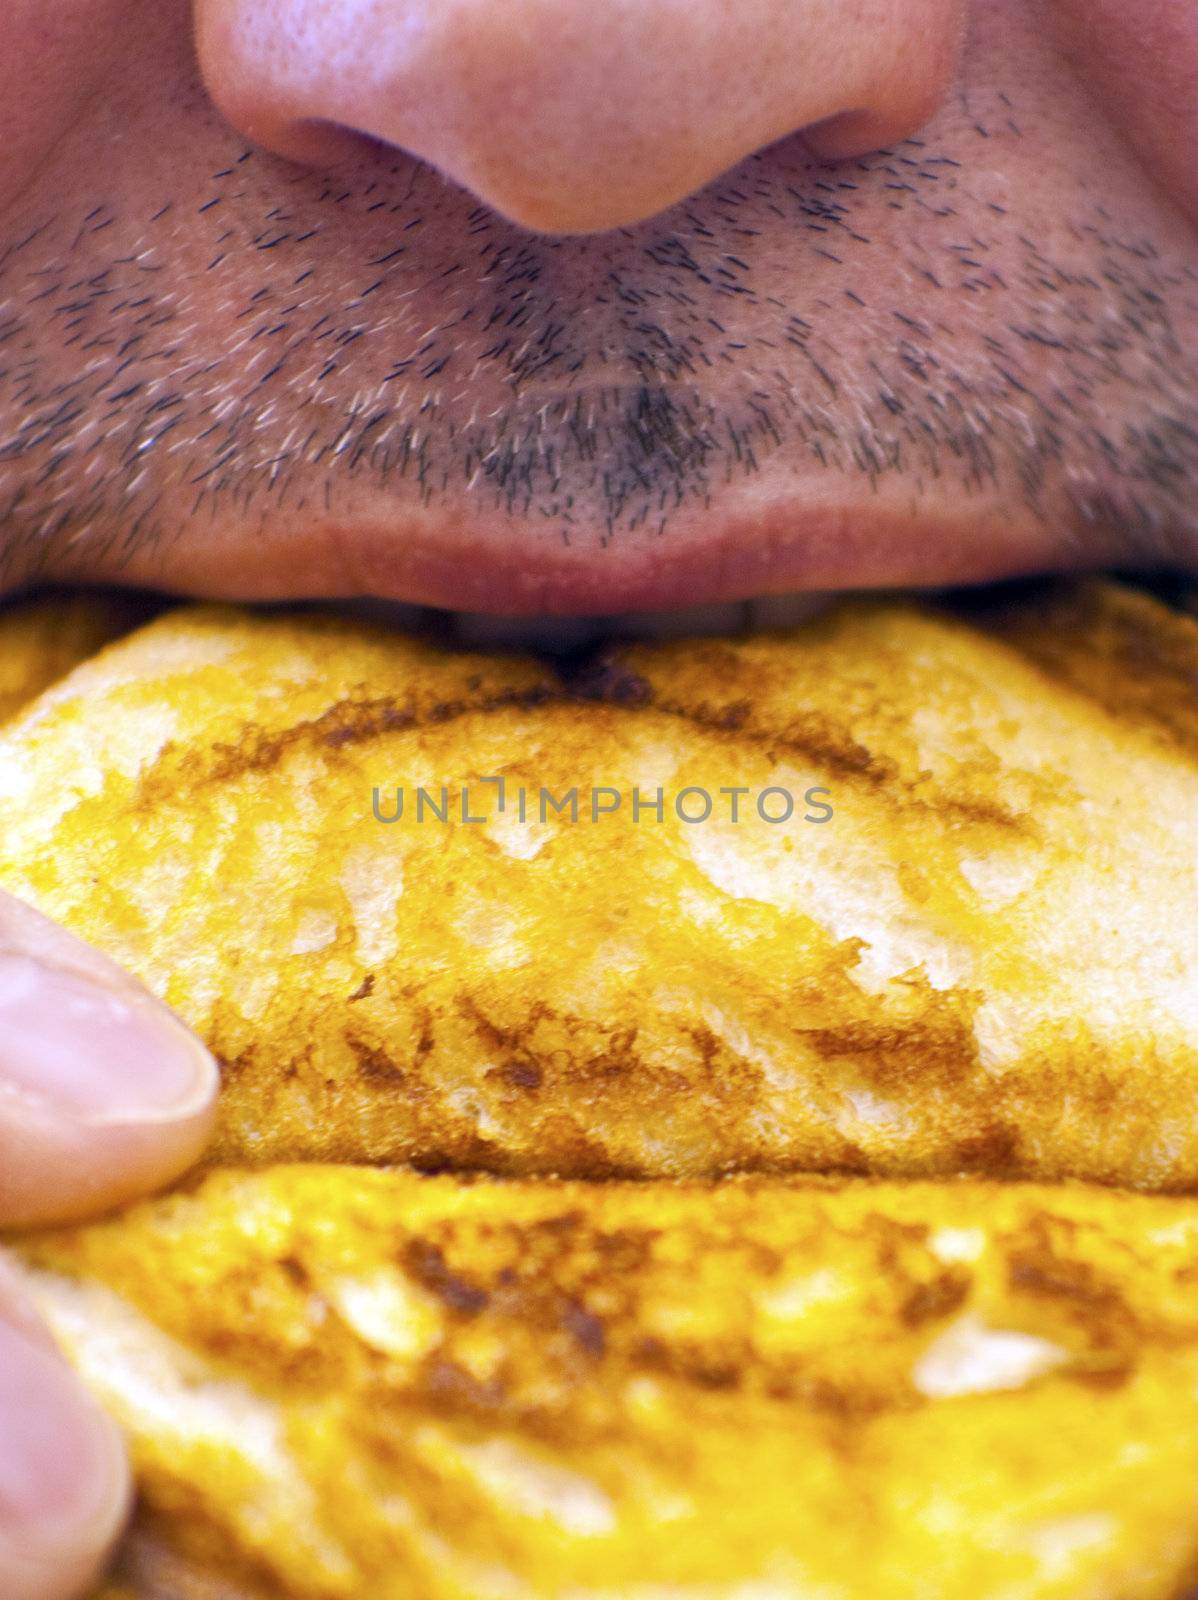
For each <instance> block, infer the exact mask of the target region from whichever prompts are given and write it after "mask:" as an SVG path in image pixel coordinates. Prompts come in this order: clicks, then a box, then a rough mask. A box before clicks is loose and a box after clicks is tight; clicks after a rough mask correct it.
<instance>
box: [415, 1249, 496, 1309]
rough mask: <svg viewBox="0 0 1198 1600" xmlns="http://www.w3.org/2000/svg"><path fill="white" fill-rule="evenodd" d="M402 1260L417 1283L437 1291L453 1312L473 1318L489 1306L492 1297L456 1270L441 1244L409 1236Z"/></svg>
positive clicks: (436, 1293)
mask: <svg viewBox="0 0 1198 1600" xmlns="http://www.w3.org/2000/svg"><path fill="white" fill-rule="evenodd" d="M402 1260H403V1264H404V1266H405V1267H406V1268H407V1270H408V1272H410V1273H411V1275H412V1277H413V1278H415V1279H416V1281H417V1283H419V1284H420V1285H421V1286H422V1288H425V1289H428V1290H430V1291H431V1293H433V1294H435V1295H436V1296H437V1298H438V1299H439V1300H441V1301H443V1302H444V1303H445V1305H447V1306H448V1307H449V1308H450V1310H451V1311H459V1312H461V1313H462V1315H463V1316H467V1317H473V1316H477V1315H478V1313H479V1312H480V1311H482V1310H484V1309H485V1308H486V1306H487V1304H488V1302H489V1300H490V1296H489V1295H488V1293H487V1292H486V1290H485V1289H480V1288H479V1287H478V1286H477V1284H473V1283H470V1282H468V1281H467V1280H466V1279H465V1278H463V1277H462V1276H461V1275H460V1274H459V1273H457V1272H455V1271H454V1270H453V1269H452V1268H451V1267H450V1265H449V1263H448V1262H447V1261H446V1259H445V1255H444V1252H443V1251H442V1250H441V1248H440V1246H439V1245H436V1244H434V1243H433V1242H432V1241H431V1240H429V1239H409V1240H408V1241H407V1243H406V1244H405V1245H404V1247H403V1251H402Z"/></svg>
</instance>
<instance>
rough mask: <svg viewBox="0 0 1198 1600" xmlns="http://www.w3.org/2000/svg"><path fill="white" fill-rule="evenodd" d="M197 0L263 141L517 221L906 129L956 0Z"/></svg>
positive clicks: (845, 147) (948, 51) (231, 107)
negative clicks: (397, 164)
mask: <svg viewBox="0 0 1198 1600" xmlns="http://www.w3.org/2000/svg"><path fill="white" fill-rule="evenodd" d="M2 3H3V0H0V4H2ZM196 4H197V7H198V10H197V16H198V18H199V24H200V25H199V27H198V28H197V42H198V46H199V53H200V59H201V65H202V68H203V70H204V73H205V77H206V79H207V81H208V83H209V86H210V89H211V91H212V94H213V98H214V99H215V100H216V102H217V104H218V105H220V106H221V108H222V109H223V110H224V111H225V113H226V115H227V116H228V117H229V119H230V121H232V122H234V123H235V124H236V125H237V126H239V127H240V128H241V129H242V130H243V131H244V132H247V133H249V134H250V136H251V137H254V138H256V139H257V140H258V141H259V142H260V143H264V144H266V145H268V146H271V147H273V148H274V149H276V150H278V151H279V152H280V153H282V154H286V155H289V156H291V157H293V158H295V159H297V160H301V161H307V162H311V163H313V164H315V165H319V166H331V165H335V164H336V163H337V162H338V161H343V160H347V159H353V158H356V157H358V156H360V155H361V153H362V152H363V150H364V149H369V148H375V149H378V148H379V147H380V146H381V147H382V148H383V149H396V150H401V151H403V152H405V153H406V154H408V155H410V156H413V157H415V158H416V159H418V160H420V161H423V162H425V163H427V164H428V165H429V166H431V167H433V168H435V169H436V170H437V171H439V172H440V173H442V174H443V176H445V177H446V178H448V179H450V180H451V181H453V182H455V183H458V184H461V185H462V186H463V187H465V188H467V189H469V190H471V191H472V192H473V193H474V194H476V195H477V196H478V197H479V198H480V199H481V200H483V201H484V202H485V203H486V204H488V205H490V206H492V207H493V208H494V209H495V210H497V211H499V212H501V213H502V214H504V215H506V216H507V217H509V218H510V219H511V220H512V221H514V222H516V223H518V224H520V225H521V226H523V227H526V228H530V229H533V230H535V231H539V232H553V233H589V232H596V231H604V230H609V229H611V228H614V227H619V226H631V225H634V224H636V223H638V222H641V221H644V220H645V219H647V218H649V217H651V216H654V215H657V214H659V213H660V212H662V211H664V210H666V209H667V208H668V207H670V206H672V205H673V204H675V203H677V202H679V201H681V200H683V199H685V197H686V196H687V195H688V194H692V193H694V192H695V191H696V190H698V189H701V188H702V187H704V186H705V185H706V184H708V183H710V182H711V181H713V180H714V179H715V178H717V177H718V176H719V175H720V174H721V173H724V172H727V171H729V170H730V169H731V168H733V167H734V166H736V165H737V164H738V163H739V162H740V161H741V160H743V159H744V158H745V157H746V156H749V155H751V154H752V153H753V152H754V151H755V150H759V149H762V148H764V147H766V146H767V145H770V144H773V143H776V142H777V141H778V140H779V139H782V138H784V137H786V136H787V135H788V134H790V133H794V132H798V131H801V130H803V129H806V128H811V129H814V132H813V134H812V138H811V141H810V142H811V147H812V149H813V150H814V151H816V153H824V154H826V155H827V156H829V157H836V156H841V155H847V154H857V153H861V152H862V151H863V150H866V149H869V148H876V147H877V146H879V145H882V144H887V143H890V142H892V141H893V140H894V139H895V138H897V137H902V136H905V135H906V134H908V133H910V132H913V131H914V129H915V127H917V126H918V125H919V117H920V116H925V117H926V114H929V113H930V111H931V109H933V108H934V105H935V103H936V101H937V99H938V97H939V95H940V93H941V91H942V89H943V87H944V80H945V77H946V74H947V71H948V69H949V68H950V67H951V64H952V63H951V58H952V55H953V51H954V45H955V39H956V35H957V34H958V32H959V28H958V21H959V16H960V12H961V9H962V7H963V4H964V0H856V4H855V5H854V7H851V8H849V7H845V6H844V4H843V0H737V3H736V6H735V8H734V10H735V16H736V26H735V27H733V28H730V27H729V25H728V15H729V4H730V0H608V4H607V5H605V6H603V7H595V6H594V5H593V3H592V0H503V3H502V4H496V3H495V0H437V3H436V4H434V3H432V0H196ZM849 10H852V11H853V13H854V18H855V20H850V19H849V18H847V17H846V14H845V13H846V11H849ZM364 139H366V140H367V141H369V142H367V143H363V140H364ZM821 147H822V149H821Z"/></svg>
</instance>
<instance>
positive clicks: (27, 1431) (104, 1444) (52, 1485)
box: [0, 1269, 131, 1600]
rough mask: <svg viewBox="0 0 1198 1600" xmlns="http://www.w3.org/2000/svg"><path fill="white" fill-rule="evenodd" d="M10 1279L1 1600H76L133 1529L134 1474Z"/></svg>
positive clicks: (1, 1404) (5, 1304) (3, 1400)
mask: <svg viewBox="0 0 1198 1600" xmlns="http://www.w3.org/2000/svg"><path fill="white" fill-rule="evenodd" d="M0 1276H2V1281H0V1595H3V1596H4V1600H73V1597H74V1596H76V1595H79V1594H82V1593H84V1592H86V1591H87V1589H89V1588H90V1586H91V1584H92V1582H93V1581H94V1580H95V1578H96V1576H97V1574H98V1573H99V1571H100V1569H101V1567H102V1566H103V1565H104V1564H105V1562H106V1561H107V1558H108V1556H109V1554H110V1553H111V1550H112V1547H113V1544H114V1543H115V1541H116V1538H117V1536H118V1535H119V1533H120V1530H121V1528H122V1527H123V1525H124V1522H125V1518H126V1516H127V1514H128V1510H129V1503H130V1495H131V1490H130V1481H129V1469H128V1467H127V1465H126V1462H125V1455H124V1450H123V1448H122V1445H121V1440H120V1436H119V1434H118V1432H117V1429H116V1427H115V1425H114V1424H113V1423H112V1422H111V1421H110V1420H109V1418H108V1417H106V1416H105V1415H104V1413H103V1412H102V1411H101V1410H100V1408H99V1406H98V1405H97V1404H96V1403H95V1401H94V1400H92V1399H91V1397H90V1396H89V1395H88V1394H87V1392H86V1391H85V1390H84V1388H83V1387H82V1385H81V1384H80V1383H79V1381H78V1379H77V1378H76V1377H75V1375H74V1374H73V1373H72V1372H71V1370H70V1368H69V1367H68V1366H67V1365H66V1363H65V1361H63V1359H62V1357H61V1356H60V1355H59V1354H58V1352H57V1350H56V1349H55V1347H54V1345H53V1342H52V1341H51V1339H50V1337H49V1335H48V1334H47V1333H46V1331H45V1329H44V1328H43V1327H42V1326H41V1324H40V1323H39V1322H38V1320H37V1317H36V1315H35V1314H34V1312H33V1310H32V1308H31V1307H30V1306H29V1304H28V1301H27V1300H26V1299H25V1298H24V1296H23V1295H22V1294H21V1293H20V1292H19V1291H18V1290H17V1288H16V1287H15V1281H14V1279H13V1278H12V1276H11V1274H10V1273H9V1272H8V1270H7V1269H3V1272H2V1274H0Z"/></svg>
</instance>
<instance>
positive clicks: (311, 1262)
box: [22, 1166, 1198, 1600]
mask: <svg viewBox="0 0 1198 1600" xmlns="http://www.w3.org/2000/svg"><path fill="white" fill-rule="evenodd" d="M22 1256H23V1259H24V1261H25V1262H26V1264H27V1267H28V1269H29V1272H30V1277H31V1282H32V1285H33V1288H34V1291H35V1293H36V1294H37V1296H38V1298H39V1300H40V1302H41V1304H42V1306H43V1308H44V1309H45V1311H46V1314H47V1315H48V1317H49V1318H50V1321H51V1324H52V1326H53V1328H54V1329H55V1331H56V1333H57V1335H58V1337H59V1338H60V1339H61V1340H62V1342H63V1343H64V1345H65V1347H66V1348H67V1350H68V1352H69V1353H70V1355H71V1357H72V1359H73V1360H74V1361H75V1362H76V1363H77V1365H78V1366H79V1368H80V1370H81V1371H82V1372H83V1374H84V1375H85V1377H86V1378H87V1379H88V1381H89V1382H90V1383H91V1384H92V1385H93V1386H94V1387H95V1388H96V1390H97V1392H98V1393H99V1394H100V1396H101V1398H102V1399H103V1400H104V1402H105V1404H106V1405H107V1406H108V1407H109V1408H110V1409H111V1410H112V1411H113V1412H114V1413H115V1414H116V1415H117V1417H118V1418H120V1420H121V1421H122V1422H123V1424H124V1425H125V1426H126V1428H127V1429H128V1430H129V1432H130V1435H131V1439H132V1447H133V1453H134V1460H135V1463H136V1466H137V1470H138V1476H139V1481H140V1483H141V1486H142V1491H143V1497H144V1510H143V1514H142V1521H141V1523H140V1526H139V1530H138V1532H137V1534H136V1535H135V1537H134V1539H133V1541H132V1542H131V1544H130V1546H129V1549H128V1550H127V1552H126V1557H125V1564H124V1567H123V1569H122V1578H123V1581H124V1582H126V1583H127V1584H128V1585H129V1586H130V1588H131V1591H132V1594H133V1595H134V1596H136V1597H137V1600H358V1597H365V1596H369V1597H370V1600H401V1597H402V1600H408V1597H413V1600H415V1597H419V1600H442V1597H451V1596H452V1597H453V1600H460V1597H463V1596H473V1597H489V1596H496V1597H498V1596H505V1597H510V1596H520V1597H526V1596H527V1597H533V1596H536V1597H540V1596H550V1595H552V1596H566V1595H571V1596H573V1595H578V1594H582V1593H585V1594H586V1595H588V1596H594V1597H600V1596H613V1597H614V1596H619V1597H620V1600H638V1597H648V1596H651V1595H652V1596H659V1595H661V1594H663V1593H666V1592H668V1593H670V1594H671V1595H672V1596H673V1595H677V1596H680V1597H687V1600H689V1597H691V1596H702V1597H704V1600H706V1597H710V1596H717V1595H718V1596H732V1595H737V1596H747V1595H753V1596H756V1595H758V1594H761V1595H765V1594H768V1595H771V1596H774V1595H780V1596H799V1595H803V1596H806V1595H809V1594H818V1595H820V1596H821V1597H824V1596H826V1597H828V1600H860V1597H862V1596H870V1597H872V1596H876V1595H886V1596H888V1597H889V1600H929V1597H932V1596H934V1597H936V1600H982V1597H990V1596H999V1595H1004V1596H1005V1595H1008V1594H1013V1593H1018V1594H1020V1595H1021V1596H1023V1597H1024V1600H1110V1597H1111V1596H1114V1595H1118V1596H1119V1597H1120V1600H1168V1597H1172V1596H1175V1595H1177V1594H1179V1593H1181V1592H1184V1585H1185V1583H1186V1582H1187V1581H1188V1580H1190V1579H1192V1577H1193V1575H1194V1573H1195V1570H1196V1569H1195V1558H1196V1556H1198V1517H1196V1516H1195V1508H1196V1506H1198V1273H1196V1272H1195V1267H1194V1262H1195V1260H1196V1259H1198V1203H1196V1202H1194V1201H1190V1200H1179V1199H1168V1198H1150V1197H1144V1196H1132V1195H1126V1194H1119V1193H1115V1192H1112V1191H1109V1190H1102V1189H1091V1188H1085V1187H1080V1186H1079V1187H1071V1186H1068V1185H1061V1186H1056V1187H1037V1186H1030V1185H1029V1186H1025V1185H1008V1186H1001V1185H988V1184H984V1183H978V1182H962V1183H951V1182H946V1183H941V1184H906V1185H893V1184H879V1185H874V1184H869V1183H865V1182H853V1181H849V1182H842V1183H836V1182H831V1181H820V1180H808V1181H801V1180H800V1181H792V1182H787V1181H785V1180H731V1181H728V1182H725V1183H724V1184H722V1185H720V1186H717V1187H715V1188H709V1187H705V1186H703V1185H696V1184H683V1185H670V1184H663V1183H658V1184H645V1185H635V1184H629V1185H625V1184H612V1185H595V1184H567V1183H558V1182H545V1181H541V1182H536V1181H533V1182H529V1181H520V1182H507V1183H505V1182H502V1181H500V1182H495V1181H488V1180H479V1181H477V1182H473V1183H471V1182H467V1181H463V1180H461V1179H451V1178H420V1177H418V1176H415V1175H411V1174H404V1173H400V1172H396V1171H367V1170H363V1169H351V1168H325V1167H320V1166H307V1167H291V1168H286V1167H284V1168H277V1169H274V1170H272V1171H256V1172H235V1171H229V1172H220V1173H216V1174H213V1175H212V1176H210V1177H209V1178H207V1179H206V1180H204V1181H203V1182H201V1183H199V1184H198V1185H196V1186H194V1187H193V1188H192V1190H191V1191H190V1192H188V1193H184V1194H178V1195H175V1196H173V1197H169V1198H165V1199H162V1200H158V1201H154V1202H149V1203H147V1204H145V1205H142V1206H139V1207H137V1208H135V1209H134V1210H133V1211H131V1212H129V1213H128V1214H126V1215H125V1216H124V1217H122V1218H121V1219H118V1220H116V1221H114V1222H110V1223H104V1224H98V1225H93V1226H90V1227H84V1228H77V1229H72V1230H63V1231H61V1232H58V1233H55V1234H52V1235H46V1236H42V1237H39V1238H37V1239H35V1240H33V1241H27V1242H26V1243H25V1245H24V1246H23V1247H22Z"/></svg>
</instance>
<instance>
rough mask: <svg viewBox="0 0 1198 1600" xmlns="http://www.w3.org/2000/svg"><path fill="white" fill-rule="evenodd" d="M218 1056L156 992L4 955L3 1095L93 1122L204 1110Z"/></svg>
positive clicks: (0, 964)
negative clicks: (212, 1052) (110, 983)
mask: <svg viewBox="0 0 1198 1600" xmlns="http://www.w3.org/2000/svg"><path fill="white" fill-rule="evenodd" d="M216 1081H217V1072H216V1064H215V1062H214V1061H213V1059H212V1057H211V1055H210V1054H209V1053H208V1051H207V1050H206V1049H205V1048H204V1046H203V1045H202V1044H201V1042H200V1041H199V1039H197V1038H196V1036H195V1035H194V1034H193V1033H191V1032H190V1031H189V1030H188V1029H187V1028H185V1027H184V1026H183V1024H182V1023H181V1022H179V1021H178V1020H177V1018H176V1017H174V1016H173V1015H172V1013H171V1012H170V1011H168V1010H167V1008H166V1007H165V1006H163V1005H160V1004H159V1003H158V1002H157V1001H156V1000H155V999H154V998H153V997H152V996H151V995H149V994H145V993H142V992H139V991H138V990H136V989H134V988H132V987H130V988H129V989H128V990H125V989H118V988H116V987H115V986H114V987H111V988H110V987H109V986H107V985H106V984H103V983H100V982H97V981H96V980H95V979H93V978H89V977H86V976H84V975H83V974H82V973H80V972H75V971H72V970H70V969H68V968H65V967H52V966H48V965H45V964H43V963H42V962H39V961H35V960H33V959H32V958H31V957H30V956H26V955H17V954H0V1093H2V1092H4V1091H5V1090H7V1091H8V1092H10V1093H11V1092H12V1091H14V1090H15V1091H16V1092H17V1093H18V1094H20V1095H21V1096H22V1097H23V1098H25V1099H26V1100H27V1101H29V1102H30V1103H32V1104H34V1105H41V1106H45V1107H47V1108H48V1109H49V1110H51V1111H53V1112H57V1113H58V1114H59V1115H61V1116H63V1117H67V1118H71V1119H73V1120H75V1121H80V1122H86V1123H89V1124H93V1125H94V1124H97V1123H116V1122H151V1121H158V1120H168V1119H173V1118H176V1117H183V1116H186V1115H187V1114H188V1113H189V1112H192V1111H196V1110H199V1109H200V1108H201V1107H202V1106H203V1105H205V1104H206V1103H207V1101H208V1100H209V1099H210V1098H211V1096H212V1094H213V1093H214V1092H215V1088H216Z"/></svg>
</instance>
